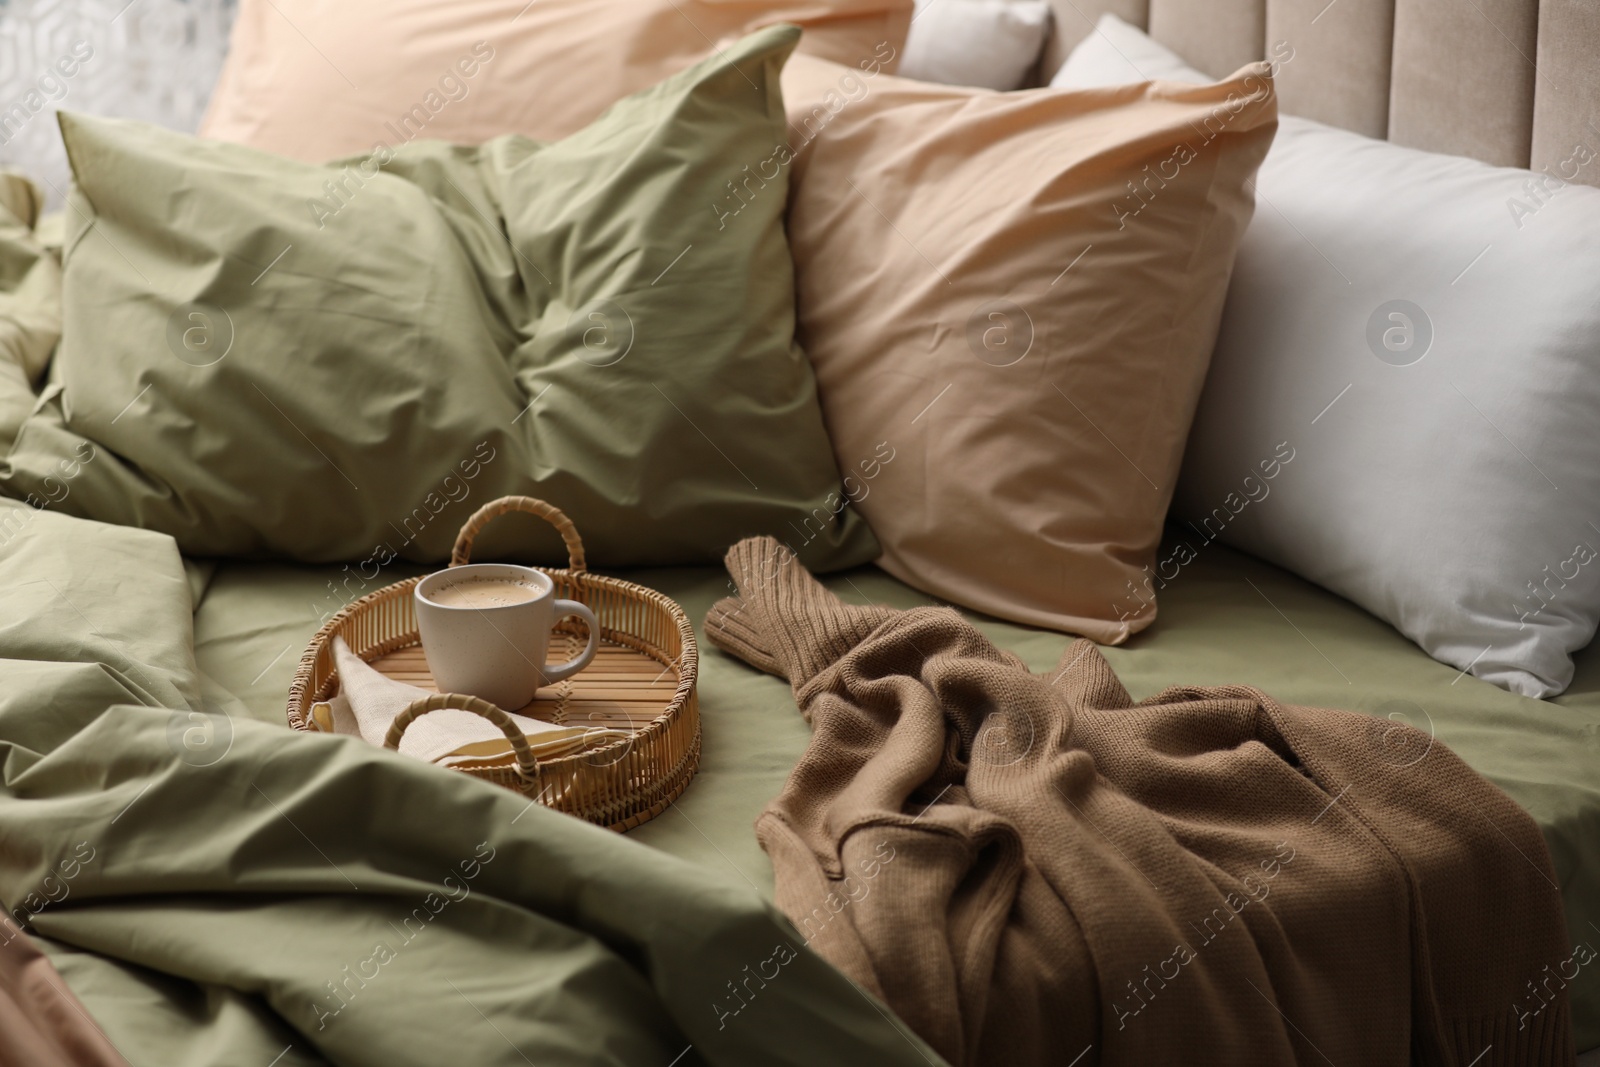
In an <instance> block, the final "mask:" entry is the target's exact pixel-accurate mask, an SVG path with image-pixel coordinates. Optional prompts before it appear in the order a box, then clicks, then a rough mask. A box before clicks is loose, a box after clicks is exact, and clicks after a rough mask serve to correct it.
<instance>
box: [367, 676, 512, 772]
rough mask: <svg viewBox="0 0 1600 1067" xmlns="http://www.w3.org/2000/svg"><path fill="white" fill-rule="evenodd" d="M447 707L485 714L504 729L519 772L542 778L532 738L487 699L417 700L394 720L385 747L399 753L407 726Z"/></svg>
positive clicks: (455, 696) (445, 696) (442, 696)
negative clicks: (531, 747)
mask: <svg viewBox="0 0 1600 1067" xmlns="http://www.w3.org/2000/svg"><path fill="white" fill-rule="evenodd" d="M446 708H450V709H454V710H456V711H470V712H472V713H473V714H474V715H482V716H483V717H484V718H485V719H488V720H489V721H490V722H492V723H494V724H495V725H496V726H498V727H500V729H501V730H502V731H504V732H505V735H506V740H507V741H510V742H511V751H513V752H515V753H516V754H517V773H518V774H520V775H522V777H523V778H525V779H527V780H528V781H530V782H531V781H534V780H536V779H537V778H538V777H539V761H538V760H537V759H535V758H534V755H533V750H532V749H530V748H528V739H527V738H526V737H524V736H523V733H522V731H521V730H519V729H517V724H516V723H515V722H513V721H512V719H511V716H509V715H507V714H506V713H505V712H503V711H501V710H500V709H499V708H497V707H495V706H494V705H493V704H491V703H489V702H488V701H487V700H479V699H478V698H477V697H473V696H467V695H466V694H464V693H434V694H433V695H432V696H426V697H422V698H421V699H420V700H413V701H412V702H411V703H410V704H407V705H406V707H405V710H403V711H401V712H400V714H398V715H396V716H395V717H394V722H392V723H390V724H389V734H388V736H387V737H385V738H384V739H383V747H384V748H392V749H394V750H395V751H396V752H398V751H399V750H400V738H402V737H404V736H405V732H406V727H408V726H410V725H411V724H412V723H414V722H416V721H417V720H418V719H420V718H422V716H424V715H426V714H428V712H430V711H442V710H444V709H446Z"/></svg>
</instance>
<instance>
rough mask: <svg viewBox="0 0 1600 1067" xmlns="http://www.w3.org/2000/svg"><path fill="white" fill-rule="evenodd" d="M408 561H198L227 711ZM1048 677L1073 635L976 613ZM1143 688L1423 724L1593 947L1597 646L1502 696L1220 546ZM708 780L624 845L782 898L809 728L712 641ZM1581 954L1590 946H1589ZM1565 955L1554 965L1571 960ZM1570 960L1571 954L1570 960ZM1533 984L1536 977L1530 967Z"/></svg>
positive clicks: (1590, 1014)
mask: <svg viewBox="0 0 1600 1067" xmlns="http://www.w3.org/2000/svg"><path fill="white" fill-rule="evenodd" d="M412 573H416V572H415V571H402V570H394V571H393V572H392V573H387V572H386V573H385V574H383V575H382V576H380V577H378V578H376V579H373V580H372V581H364V580H362V579H360V578H359V576H355V575H354V574H353V572H351V571H349V570H348V569H346V570H343V571H340V570H336V569H330V568H307V567H282V566H273V567H263V566H248V565H225V566H222V567H217V568H212V567H209V566H207V567H204V568H201V567H198V566H194V565H191V575H192V577H193V578H194V581H195V584H196V588H197V589H199V590H200V597H199V600H198V604H199V607H198V609H197V611H196V613H195V643H196V659H197V662H198V663H199V664H200V667H201V670H202V672H203V674H204V676H205V677H206V678H207V679H208V680H209V681H210V682H211V683H212V684H213V686H214V689H213V691H214V692H215V693H216V694H217V699H218V700H220V701H224V702H225V705H223V704H219V707H221V706H226V708H227V709H229V711H230V714H235V715H240V716H249V717H253V718H258V719H260V720H262V721H264V722H269V723H282V722H283V721H284V705H285V703H286V698H287V692H288V686H289V680H290V678H291V677H292V675H293V673H294V667H295V664H296V662H297V660H298V658H299V654H300V652H301V650H302V649H303V648H304V647H305V644H306V642H307V641H308V640H309V639H310V636H311V634H312V633H313V632H314V631H315V629H316V628H317V626H319V625H320V623H321V619H322V618H323V617H324V616H325V615H327V614H329V613H331V612H332V611H335V610H337V609H338V608H339V607H340V606H342V604H343V603H344V602H345V600H347V599H350V598H354V597H356V596H361V595H364V594H365V593H368V592H371V591H372V590H373V589H376V588H378V587H380V586H381V585H382V584H384V583H386V582H389V581H395V580H398V579H400V578H402V577H405V576H407V575H409V574H412ZM626 576H627V577H628V578H630V579H632V580H634V581H638V582H642V583H644V584H646V585H649V586H652V587H654V588H657V589H660V590H662V591H663V592H665V593H667V594H668V595H670V596H672V597H673V598H674V599H676V600H677V601H678V602H679V603H680V604H682V605H683V606H684V609H685V610H686V611H687V612H688V613H689V616H690V618H691V619H693V620H694V622H695V624H696V626H697V627H698V626H699V625H700V624H701V623H702V622H703V621H704V617H705V612H706V610H707V609H708V608H709V607H710V606H711V604H712V603H713V602H714V601H715V600H716V599H717V598H719V597H721V596H725V595H727V594H728V593H729V592H730V591H731V590H730V585H729V582H728V578H727V575H726V574H724V573H722V572H721V571H720V570H714V569H710V568H675V569H659V570H638V571H630V572H627V573H626ZM823 582H824V584H825V585H827V586H828V588H830V589H832V590H833V591H834V592H835V593H837V594H839V595H840V596H841V597H843V598H844V599H845V600H847V601H853V602H856V603H867V602H872V603H884V604H889V605H891V606H894V607H901V608H903V607H911V606H915V605H918V604H927V603H930V602H931V601H930V600H929V598H928V597H926V596H925V595H923V594H921V593H918V592H916V591H915V590H912V589H910V588H908V587H907V586H905V585H903V584H901V583H899V582H898V581H895V580H894V579H892V578H890V577H889V576H887V575H886V574H884V573H883V572H882V571H879V570H877V569H876V568H865V569H861V570H858V571H852V572H846V573H843V574H838V575H834V576H832V577H828V578H824V579H823ZM971 617H973V618H974V621H975V622H976V623H977V625H978V626H979V628H980V629H982V630H983V631H984V632H985V634H986V635H988V636H989V637H990V639H992V640H993V641H994V642H995V643H996V644H998V645H1000V646H1001V647H1003V648H1007V649H1010V650H1012V651H1014V652H1016V653H1017V654H1018V655H1020V656H1021V657H1022V658H1023V659H1024V660H1025V661H1026V662H1027V663H1028V664H1029V665H1030V666H1031V667H1033V668H1034V669H1035V670H1046V669H1049V668H1050V667H1051V666H1053V665H1054V664H1055V662H1056V660H1057V658H1058V657H1059V656H1060V654H1061V650H1062V648H1063V647H1064V646H1065V644H1066V643H1067V641H1068V640H1069V638H1067V637H1066V636H1064V635H1061V634H1057V633H1052V632H1049V631H1044V630H1033V629H1029V628H1026V627H1022V626H1017V625H1013V624H1010V623H1003V622H997V621H995V620H992V619H987V618H984V617H977V616H971ZM1102 651H1103V652H1104V654H1105V656H1106V658H1107V659H1108V660H1109V661H1110V663H1111V665H1112V667H1113V668H1114V669H1115V670H1116V671H1117V674H1118V675H1119V676H1120V677H1121V678H1122V680H1123V682H1124V683H1125V684H1126V685H1127V687H1128V689H1129V690H1130V692H1131V693H1132V695H1133V696H1134V697H1135V698H1136V699H1142V698H1144V697H1147V696H1151V695H1154V694H1155V693H1157V692H1159V691H1160V690H1161V689H1162V688H1164V687H1166V686H1168V685H1177V684H1197V685H1219V684H1226V683H1242V684H1248V685H1254V686H1258V687H1260V688H1261V689H1263V690H1265V691H1267V692H1268V693H1271V694H1272V695H1273V696H1275V697H1277V698H1279V699H1280V700H1285V701H1293V702H1296V703H1302V704H1311V705H1316V706H1326V707H1343V708H1352V709H1356V710H1360V711H1366V712H1370V713H1372V714H1373V715H1374V717H1375V721H1374V731H1373V734H1372V737H1371V746H1372V750H1371V757H1372V758H1373V759H1381V760H1389V761H1392V762H1395V763H1397V764H1399V765H1401V766H1405V765H1408V764H1409V763H1410V762H1412V761H1414V760H1415V759H1417V758H1418V757H1419V756H1420V755H1421V753H1417V752H1409V751H1406V750H1404V749H1399V748H1395V747H1393V745H1392V743H1391V742H1390V740H1389V735H1387V734H1386V733H1385V731H1384V730H1383V727H1382V724H1383V722H1385V721H1387V720H1389V719H1394V720H1398V721H1403V722H1407V723H1410V724H1411V725H1414V726H1418V727H1420V728H1422V729H1423V730H1426V731H1429V732H1430V733H1431V734H1432V735H1433V736H1435V737H1437V739H1438V740H1439V741H1442V742H1444V743H1445V744H1448V745H1449V746H1450V747H1451V748H1452V749H1454V750H1455V752H1456V753H1457V754H1459V755H1460V756H1461V757H1462V758H1463V759H1465V760H1466V761H1467V762H1468V763H1469V764H1470V765H1472V766H1473V767H1474V768H1475V769H1476V770H1478V771H1479V772H1480V773H1482V774H1483V775H1485V776H1486V777H1488V778H1489V779H1490V780H1491V781H1493V782H1495V783H1496V784H1498V785H1499V786H1500V787H1501V788H1502V789H1504V790H1505V791H1506V792H1507V793H1508V794H1510V795H1511V797H1512V798H1513V799H1514V800H1516V801H1517V802H1518V803H1519V804H1521V805H1522V806H1523V807H1524V808H1525V809H1527V810H1528V811H1529V812H1530V813H1531V814H1532V815H1533V816H1534V818H1535V819H1536V820H1537V822H1538V823H1539V825H1540V827H1541V828H1542V829H1543V831H1544V834H1545V839H1546V841H1547V842H1548V844H1549V846H1550V851H1551V855H1552V859H1553V861H1554V864H1555V869H1556V871H1557V875H1558V879H1559V881H1560V883H1561V889H1562V893H1563V897H1564V900H1565V902H1566V910H1567V920H1568V927H1569V932H1570V934H1571V938H1572V942H1573V944H1574V945H1579V944H1585V945H1590V946H1595V947H1600V654H1597V653H1595V652H1594V651H1593V650H1592V649H1591V650H1590V651H1588V652H1586V653H1583V654H1580V656H1579V658H1578V675H1577V678H1576V680H1575V681H1574V683H1573V685H1572V687H1571V688H1570V689H1569V690H1568V691H1567V693H1566V694H1565V695H1563V696H1561V697H1559V698H1557V699H1556V700H1555V701H1537V700H1530V699H1528V698H1526V697H1520V696H1516V695H1513V694H1511V693H1507V692H1506V691H1505V690H1502V689H1500V688H1498V687H1496V686H1493V685H1490V684H1488V683H1485V682H1481V681H1478V680H1477V679H1475V678H1473V677H1471V676H1470V675H1467V676H1463V675H1462V673H1461V672H1459V671H1456V670H1454V669H1453V668H1449V667H1445V666H1443V665H1441V664H1439V663H1438V662H1436V661H1434V660H1432V659H1430V658H1428V656H1426V655H1425V654H1424V653H1422V652H1421V651H1420V650H1419V649H1418V648H1417V647H1416V646H1415V645H1414V644H1412V643H1411V642H1410V641H1408V640H1406V639H1405V638H1404V637H1402V636H1401V635H1400V634H1399V633H1397V632H1396V631H1395V630H1394V629H1393V628H1391V627H1390V626H1388V625H1387V624H1385V623H1383V622H1380V621H1378V620H1377V619H1375V618H1373V617H1372V616H1371V615H1368V614H1367V613H1366V612H1364V611H1362V610H1361V609H1359V608H1357V607H1355V606H1353V605H1351V604H1350V603H1349V602H1347V601H1345V600H1342V599H1340V598H1338V597H1336V596H1334V595H1333V594H1331V593H1327V592H1325V591H1323V590H1321V589H1318V588H1317V587H1315V586H1313V585H1311V584H1309V583H1307V582H1305V581H1302V580H1301V579H1298V578H1295V577H1294V576H1292V575H1290V574H1288V573H1287V572H1285V571H1282V570H1279V569H1278V568H1276V567H1273V566H1271V565H1268V564H1265V563H1261V562H1260V561H1257V560H1254V559H1252V558H1250V557H1248V556H1245V555H1242V554H1240V553H1237V552H1234V551H1232V550H1230V549H1227V548H1224V547H1222V546H1220V545H1211V546H1208V547H1206V548H1203V549H1202V550H1201V552H1200V554H1199V557H1198V558H1197V559H1195V560H1194V561H1193V562H1191V563H1190V564H1189V565H1188V566H1187V567H1185V569H1184V570H1183V572H1182V573H1181V574H1180V575H1179V576H1178V578H1177V579H1176V580H1174V581H1173V582H1172V583H1171V584H1170V586H1169V588H1168V589H1167V590H1166V591H1164V592H1163V594H1162V602H1161V617H1160V619H1159V620H1158V621H1157V623H1156V624H1155V625H1154V626H1153V627H1152V628H1151V629H1150V630H1148V631H1146V632H1144V633H1142V634H1139V635H1137V636H1136V637H1134V638H1133V639H1132V640H1130V641H1129V642H1128V644H1127V645H1125V646H1122V647H1118V648H1105V649H1103V650H1102ZM700 707H701V714H702V716H703V718H704V724H705V725H704V728H705V740H704V753H703V756H702V760H701V767H700V773H699V775H698V776H697V777H696V778H695V780H694V782H693V783H691V785H690V787H689V789H688V791H687V792H685V793H684V795H683V796H682V797H681V798H679V800H678V801H677V802H676V803H675V804H674V805H673V806H672V807H671V808H669V809H668V810H667V811H666V813H665V814H663V815H661V816H660V817H658V818H656V819H655V820H653V821H651V822H649V823H646V824H645V825H644V826H641V827H639V828H638V829H637V830H634V831H633V832H632V833H631V834H629V837H630V838H632V839H634V840H637V841H641V842H644V843H646V844H649V845H652V846H654V847H656V848H658V849H661V850H664V851H667V852H670V853H673V854H675V855H677V856H680V857H682V858H685V859H688V860H690V861H692V862H694V863H696V864H698V865H700V866H702V867H703V868H705V869H706V870H707V871H708V872H710V873H714V874H715V875H717V876H718V877H721V878H723V879H724V880H726V881H727V882H728V883H729V884H730V885H742V886H745V887H747V888H753V889H756V890H758V891H759V892H761V893H762V894H764V895H770V893H771V889H772V870H771V867H770V865H769V864H768V862H767V859H766V856H765V855H764V854H763V853H762V852H761V850H760V849H759V847H758V846H757V844H756V839H755V833H754V831H753V829H752V826H753V823H754V821H755V818H756V816H757V815H758V814H760V812H761V809H762V808H763V807H765V806H766V804H767V803H768V802H769V801H770V800H771V799H772V798H773V797H774V796H776V795H777V794H778V792H779V790H780V789H781V788H782V785H783V782H784V779H785V778H786V776H787V775H788V773H789V770H790V769H791V768H792V767H793V766H794V764H795V762H796V760H797V759H798V758H799V756H800V754H801V752H802V751H803V750H804V748H805V745H806V742H807V740H808V738H809V731H808V729H807V727H806V725H805V723H804V722H802V721H801V719H800V716H799V714H798V713H797V712H796V711H795V706H794V701H793V698H792V697H791V696H790V694H789V688H788V686H787V685H786V684H785V683H784V682H782V681H780V680H778V679H776V678H773V677H771V676H769V675H765V674H762V673H760V672H758V671H755V670H753V669H751V668H749V667H747V666H745V665H744V664H742V663H739V662H738V661H736V660H733V659H731V658H730V657H728V656H726V655H724V654H723V653H722V652H720V651H719V650H718V649H716V648H715V647H713V646H711V645H710V644H709V643H707V642H705V641H703V640H702V642H701V659H700ZM1580 958H1581V957H1580ZM1567 962H1568V961H1566V960H1552V961H1550V964H1551V968H1552V970H1553V971H1554V970H1559V969H1560V968H1561V966H1562V965H1563V964H1564V963H1567ZM1569 969H1570V965H1569ZM1529 977H1530V978H1533V977H1535V976H1531V975H1530V976H1529ZM1569 992H1570V994H1571V996H1572V1000H1573V1008H1574V1017H1575V1019H1576V1030H1577V1043H1578V1047H1579V1048H1580V1049H1585V1048H1591V1047H1596V1046H1600V965H1594V964H1591V965H1588V966H1584V967H1582V968H1580V969H1579V971H1578V974H1577V978H1576V980H1574V981H1572V983H1571V986H1570V989H1569Z"/></svg>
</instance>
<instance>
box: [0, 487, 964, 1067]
mask: <svg viewBox="0 0 1600 1067" xmlns="http://www.w3.org/2000/svg"><path fill="white" fill-rule="evenodd" d="M192 577H197V576H196V575H195V574H194V573H193V569H191V571H190V572H188V573H186V571H185V567H184V564H183V562H182V561H181V560H180V558H179V556H178V553H177V551H176V548H175V547H174V544H173V542H172V541H171V539H170V538H167V537H165V536H162V535H157V534H152V533H146V532H142V531H138V530H133V529H126V528H120V527H112V526H106V525H102V524H98V523H93V522H88V521H84V520H79V519H74V518H69V517H65V516H61V515H57V514H53V513H51V512H49V511H43V512H37V511H33V510H31V509H27V508H25V507H24V506H23V505H20V504H16V503H14V502H9V501H5V502H0V773H3V784H0V900H3V901H4V902H5V903H6V905H7V906H8V908H10V909H11V910H12V912H13V915H17V914H18V912H19V911H20V912H21V913H22V914H21V915H20V916H19V917H22V918H25V919H26V920H27V922H28V925H29V926H30V928H31V929H33V930H35V931H37V932H38V933H39V934H40V935H41V936H42V938H44V939H45V940H46V943H47V947H48V948H49V949H50V950H51V952H52V955H53V957H54V958H55V959H56V960H57V962H58V963H59V964H60V965H61V968H62V971H63V974H64V975H65V976H66V977H67V979H68V981H69V983H71V984H72V986H73V988H74V990H75V991H77V992H78V993H79V995H80V996H81V997H82V998H83V999H84V1001H85V1003H86V1004H87V1006H88V1007H89V1009H90V1011H91V1012H92V1013H94V1014H96V1016H97V1018H98V1019H99V1021H100V1022H101V1024H102V1026H103V1027H104V1029H105V1030H106V1032H107V1035H108V1036H109V1037H110V1038H111V1040H112V1041H113V1043H115V1044H117V1045H118V1047H119V1049H120V1050H121V1051H122V1052H123V1054H124V1055H125V1056H127V1057H128V1058H129V1059H130V1060H131V1061H132V1062H133V1063H134V1064H136V1065H143V1064H152V1065H154V1064H160V1065H163V1067H165V1065H169V1064H182V1063H205V1062H209V1063H240V1064H248V1063H254V1062H256V1057H258V1056H260V1063H261V1064H263V1065H265V1064H267V1063H268V1062H271V1061H272V1060H273V1057H279V1058H278V1059H277V1060H276V1063H277V1064H278V1065H280V1067H282V1065H289V1064H310V1063H334V1064H348V1065H367V1064H372V1065H377V1064H385V1065H405V1064H418V1065H423V1064H428V1065H434V1064H441V1063H461V1064H474V1065H491V1064H526V1063H529V1062H531V1063H534V1064H540V1065H543V1064H559V1063H584V1064H605V1063H615V1064H629V1065H652V1064H653V1065H660V1067H667V1065H669V1064H674V1063H676V1064H693V1063H725V1064H749V1063H772V1064H784V1063H792V1064H802V1063H805V1064H813V1063H819V1062H826V1063H846V1064H848V1063H861V1064H868V1063H871V1064H896V1063H905V1064H925V1063H928V1062H937V1057H935V1056H934V1055H933V1054H932V1053H931V1052H930V1051H929V1050H928V1049H927V1048H926V1046H924V1045H923V1044H922V1043H921V1042H920V1041H917V1040H916V1039H915V1038H914V1037H912V1036H911V1035H909V1034H908V1033H906V1032H904V1031H903V1029H902V1028H901V1027H900V1026H899V1025H898V1024H897V1023H896V1022H894V1021H893V1020H892V1019H891V1018H890V1017H889V1016H888V1015H887V1014H885V1013H884V1011H883V1009H882V1008H881V1007H880V1006H879V1005H877V1004H876V1003H875V1002H874V1001H871V1000H870V999H868V998H867V997H866V996H865V995H864V994H863V993H862V992H861V991H860V990H858V989H857V988H856V987H854V986H853V985H851V984H850V983H849V982H848V981H847V980H846V979H844V978H843V977H842V976H841V975H839V974H838V972H836V971H834V970H833V969H832V968H831V967H830V966H829V965H828V964H826V963H824V962H823V961H821V960H820V959H819V958H817V957H815V956H813V955H811V954H810V953H809V952H808V951H805V950H804V949H803V948H800V947H799V946H800V939H799V938H798V937H797V936H796V935H795V934H794V932H793V930H792V928H790V927H789V926H788V925H787V923H786V922H785V921H784V920H782V919H781V917H779V916H777V915H776V913H775V912H773V911H772V909H771V908H770V906H769V905H768V904H767V903H766V902H765V901H764V900H763V899H762V897H761V895H760V894H759V893H757V892H756V891H755V890H754V889H752V888H750V887H748V886H745V885H742V884H740V883H739V882H738V881H737V880H732V879H729V878H727V877H724V876H722V875H720V874H718V873H716V872H713V871H708V870H706V869H704V868H702V867H699V866H696V865H694V864H691V863H687V862H684V861H682V860H679V859H676V858H674V857H672V856H669V855H667V854H665V853H662V852H659V851H657V850H654V849H650V848H647V847H645V846H642V845H640V844H638V843H637V842H635V841H631V840H629V839H627V838H625V837H622V836H620V835H617V834H613V833H611V832H609V831H606V830H603V829H600V828H597V827H593V826H590V825H587V824H585V823H581V822H579V821H577V820H575V819H571V818H569V817H567V816H564V815H559V814H556V813H554V812H551V811H549V810H547V809H545V808H542V807H540V806H537V805H533V804H530V802H529V801H527V800H526V799H524V798H523V797H521V796H519V795H517V794H515V793H513V792H511V791H509V790H505V789H501V788H499V787H496V786H491V785H488V784H486V783H483V782H479V781H476V780H473V779H471V778H469V777H467V776H465V775H461V774H457V773H453V772H449V771H445V770H442V769H439V768H436V767H432V766H429V765H426V764H423V763H420V762H417V761H414V760H411V759H408V758H406V757H402V756H399V755H397V754H394V753H390V752H386V751H383V750H381V749H378V748H376V747H374V746H371V745H368V744H366V743H365V742H362V741H359V740H356V739H353V738H344V737H331V736H318V735H309V734H298V733H292V732H289V731H287V730H286V729H284V728H283V727H282V726H278V725H270V724H267V723H262V722H258V721H254V720H252V719H250V718H247V717H245V716H232V717H229V716H224V715H213V714H208V713H207V712H206V710H205V707H206V696H205V693H204V690H205V689H206V688H207V684H206V683H204V682H203V681H202V679H201V677H200V675H199V672H198V671H197V668H196V664H195V658H194V649H193V638H192V617H193V616H192V604H193V600H192V593H191V578H192ZM297 655H298V652H297V651H296V653H295V658H297ZM86 953H92V954H94V955H87V954H86ZM734 997H737V998H738V999H737V1000H734V999H732V998H734ZM734 1004H737V1005H738V1006H739V1010H738V1011H736V1012H734V1011H731V1010H730V1007H731V1006H732V1005H734ZM152 1013H153V1020H154V1021H153V1020H152ZM263 1053H264V1054H265V1055H264V1056H261V1054H263Z"/></svg>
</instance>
